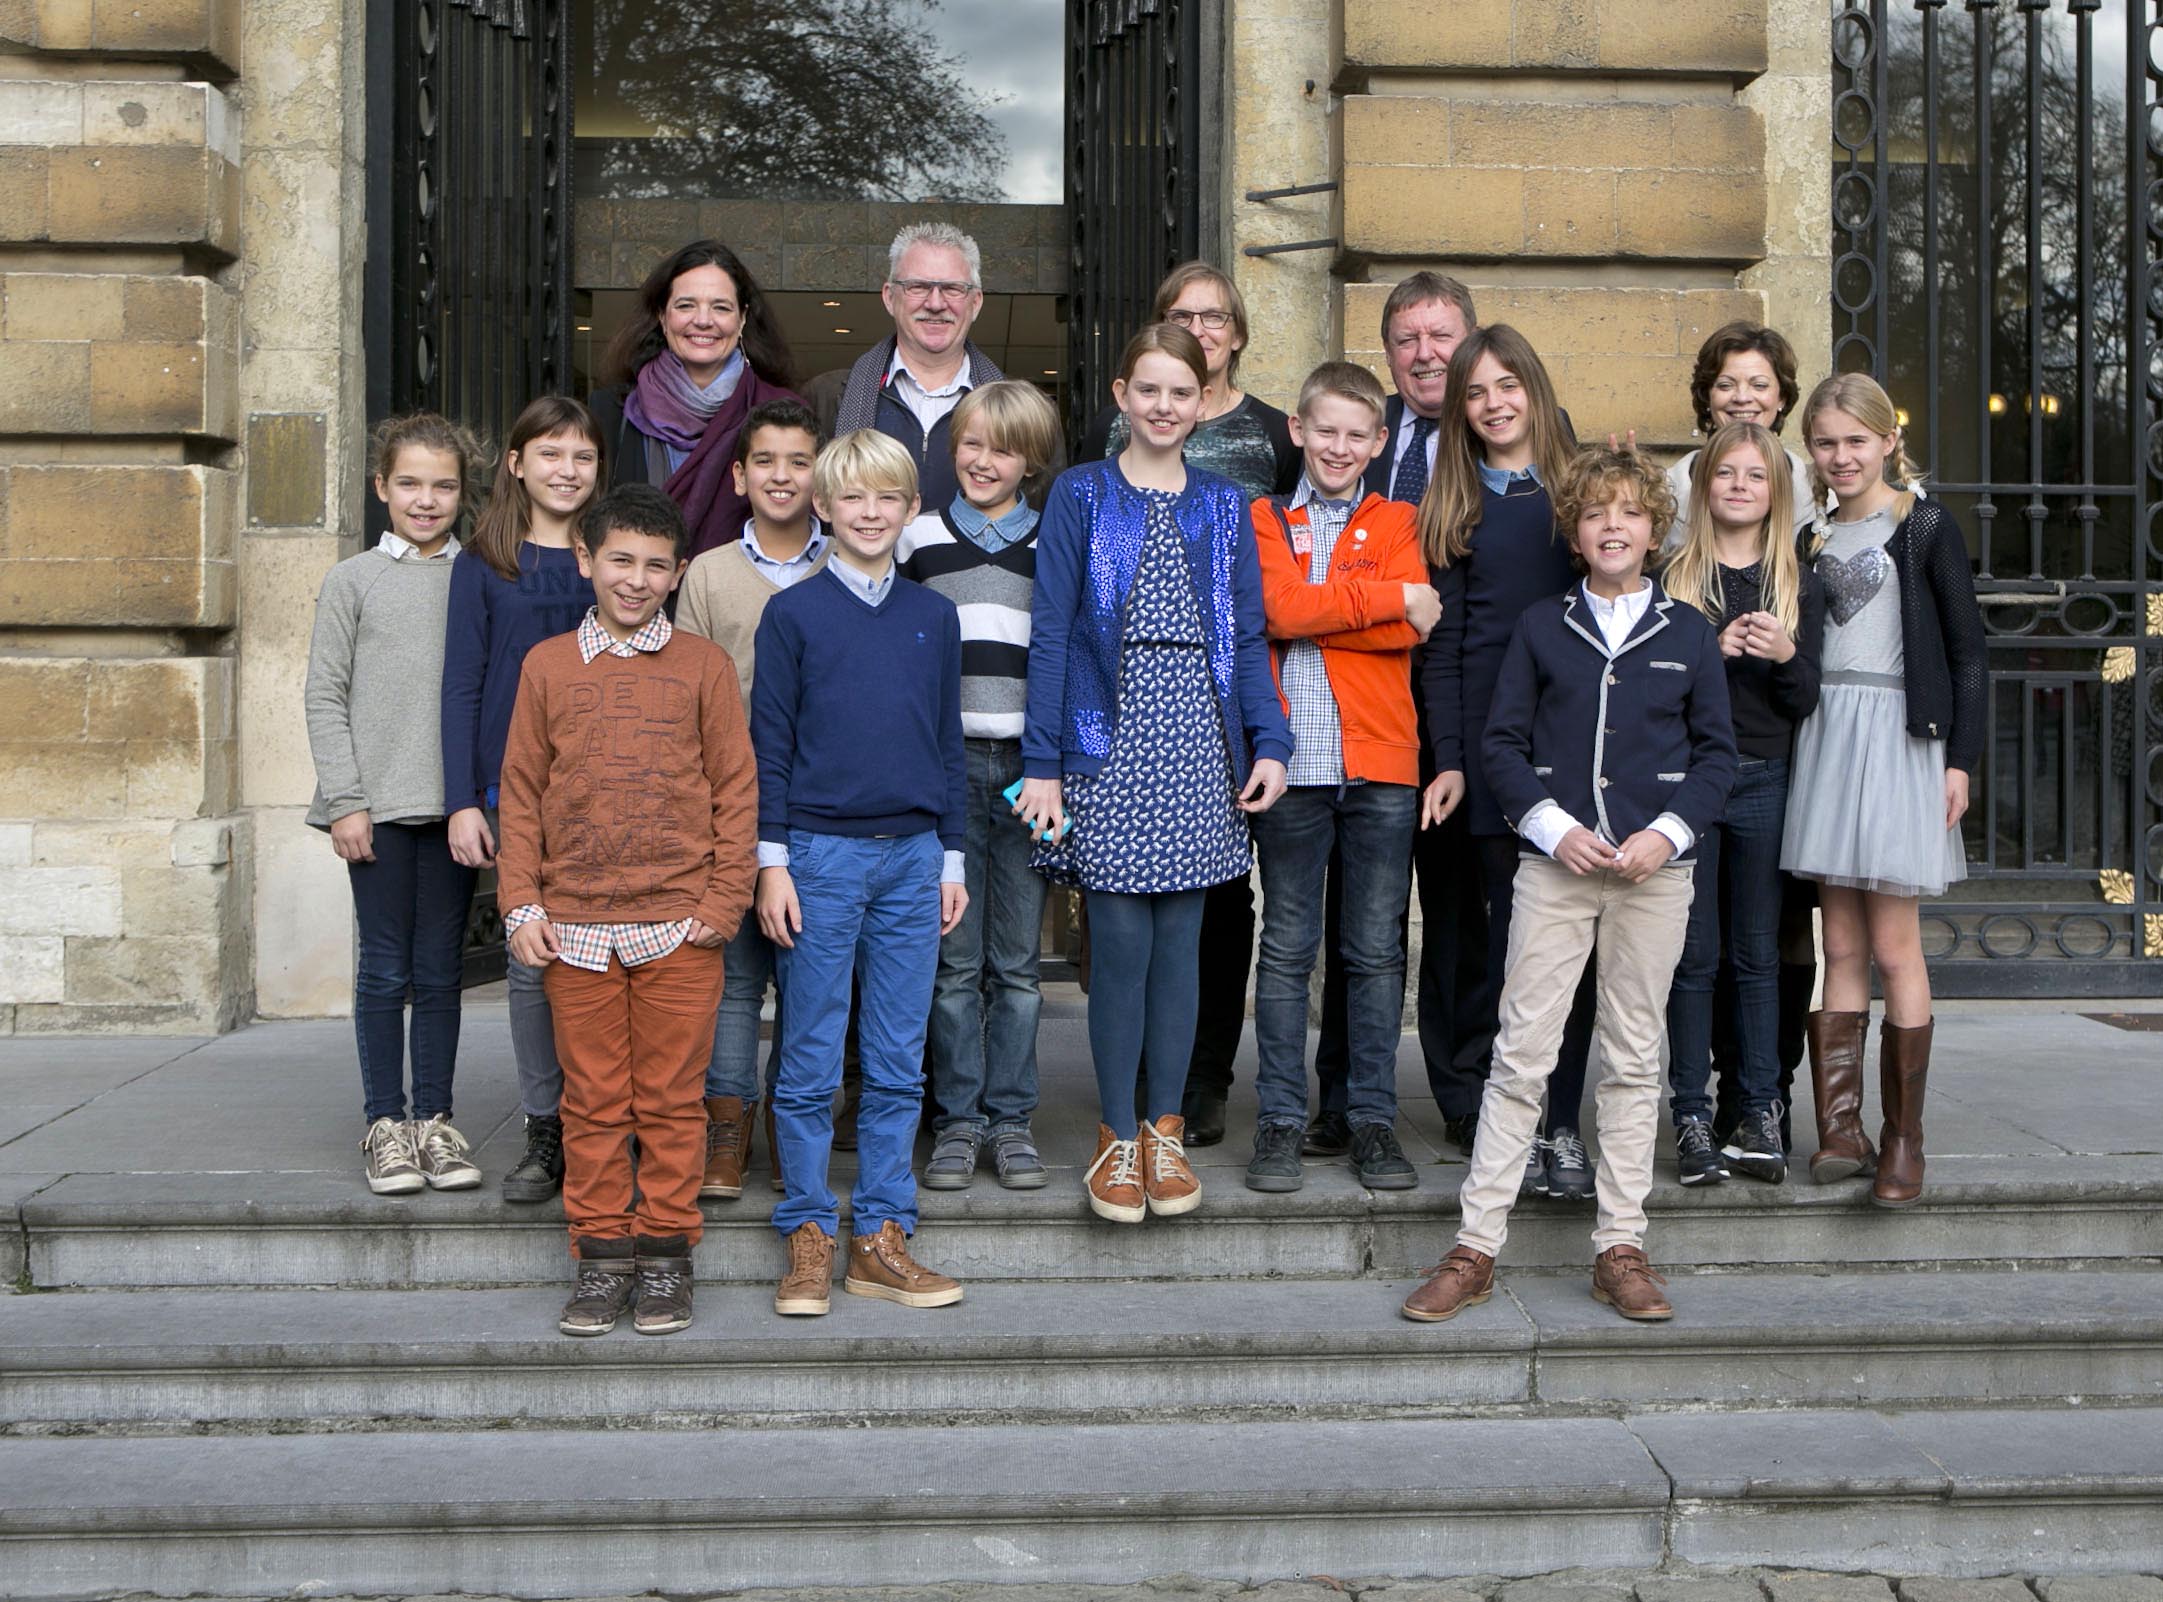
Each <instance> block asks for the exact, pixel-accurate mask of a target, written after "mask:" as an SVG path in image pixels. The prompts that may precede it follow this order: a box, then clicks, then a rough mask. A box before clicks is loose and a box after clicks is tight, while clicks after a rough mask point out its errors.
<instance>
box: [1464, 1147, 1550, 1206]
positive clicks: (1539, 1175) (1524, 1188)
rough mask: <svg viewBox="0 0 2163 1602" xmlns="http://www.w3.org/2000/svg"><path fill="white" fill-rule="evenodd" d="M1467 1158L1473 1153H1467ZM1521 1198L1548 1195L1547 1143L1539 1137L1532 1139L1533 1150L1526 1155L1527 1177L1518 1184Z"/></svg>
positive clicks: (1518, 1192)
mask: <svg viewBox="0 0 2163 1602" xmlns="http://www.w3.org/2000/svg"><path fill="white" fill-rule="evenodd" d="M1465 1155H1466V1156H1468V1157H1469V1156H1470V1155H1471V1153H1470V1152H1467V1153H1466V1154H1465ZM1517 1194H1518V1195H1519V1196H1521V1197H1522V1196H1544V1195H1546V1194H1547V1142H1546V1141H1544V1140H1542V1139H1540V1137H1539V1136H1537V1135H1534V1136H1533V1137H1532V1150H1531V1151H1529V1152H1527V1153H1526V1154H1525V1177H1524V1178H1523V1179H1521V1180H1519V1181H1518V1182H1517Z"/></svg>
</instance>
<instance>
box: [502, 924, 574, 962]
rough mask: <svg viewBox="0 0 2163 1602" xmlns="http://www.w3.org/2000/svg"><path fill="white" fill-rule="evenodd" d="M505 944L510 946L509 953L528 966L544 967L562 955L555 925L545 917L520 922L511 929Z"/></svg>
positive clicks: (561, 947) (561, 946)
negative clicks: (509, 936) (528, 921)
mask: <svg viewBox="0 0 2163 1602" xmlns="http://www.w3.org/2000/svg"><path fill="white" fill-rule="evenodd" d="M506 944H508V945H509V946H510V948H511V955H512V956H514V957H516V958H517V959H518V960H519V961H520V962H522V963H524V964H525V965H526V966H527V967H529V968H545V967H547V966H548V965H549V964H550V963H552V962H554V961H555V960H556V959H557V958H558V957H560V956H562V955H563V943H562V942H561V941H559V940H558V939H557V938H556V930H555V926H554V925H552V924H551V923H550V922H549V921H548V920H547V919H546V918H536V919H534V920H533V922H531V923H522V924H520V925H519V926H518V927H517V928H515V929H513V930H512V931H511V938H510V939H509V940H508V941H507V942H506Z"/></svg>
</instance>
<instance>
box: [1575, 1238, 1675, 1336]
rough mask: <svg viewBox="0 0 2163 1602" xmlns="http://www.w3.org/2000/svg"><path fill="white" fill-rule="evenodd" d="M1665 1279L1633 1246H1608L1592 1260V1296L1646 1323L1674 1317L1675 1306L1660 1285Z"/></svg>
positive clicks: (1664, 1282)
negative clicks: (1672, 1305)
mask: <svg viewBox="0 0 2163 1602" xmlns="http://www.w3.org/2000/svg"><path fill="white" fill-rule="evenodd" d="M1666 1283H1667V1281H1666V1280H1664V1279H1662V1278H1661V1277H1660V1276H1659V1274H1658V1273H1657V1272H1656V1271H1655V1270H1654V1269H1653V1266H1652V1263H1651V1261H1650V1260H1649V1259H1648V1258H1647V1257H1646V1256H1645V1254H1644V1253H1643V1252H1642V1251H1640V1250H1639V1249H1638V1248H1637V1247H1635V1246H1610V1247H1608V1248H1607V1250H1606V1251H1604V1252H1602V1253H1600V1255H1599V1256H1597V1257H1595V1258H1594V1259H1593V1260H1592V1299H1593V1300H1594V1301H1596V1302H1605V1303H1606V1304H1607V1305H1608V1306H1609V1307H1612V1308H1613V1309H1614V1310H1615V1311H1616V1312H1618V1313H1620V1314H1621V1315H1622V1316H1623V1317H1624V1318H1635V1319H1640V1320H1643V1321H1645V1322H1647V1323H1657V1322H1658V1321H1659V1320H1661V1319H1663V1318H1673V1317H1674V1316H1675V1309H1674V1308H1673V1307H1671V1306H1669V1305H1668V1301H1667V1293H1666V1292H1665V1291H1663V1290H1661V1289H1660V1287H1661V1286H1662V1285H1665V1284H1666Z"/></svg>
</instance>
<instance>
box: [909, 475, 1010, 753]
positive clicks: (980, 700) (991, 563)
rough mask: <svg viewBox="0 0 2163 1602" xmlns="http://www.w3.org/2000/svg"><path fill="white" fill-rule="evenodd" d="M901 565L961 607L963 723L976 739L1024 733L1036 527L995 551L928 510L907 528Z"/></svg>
mask: <svg viewBox="0 0 2163 1602" xmlns="http://www.w3.org/2000/svg"><path fill="white" fill-rule="evenodd" d="M894 555H895V559H896V560H897V561H898V562H899V563H900V564H901V571H902V573H903V574H904V575H905V576H906V577H908V578H911V579H913V580H915V581H916V582H917V583H919V584H921V585H923V586H924V587H925V588H926V589H929V590H936V591H937V592H938V593H939V594H941V595H943V596H945V597H946V598H947V599H948V600H950V601H952V602H953V603H954V608H955V610H956V611H958V612H959V613H960V614H961V730H962V733H963V734H964V735H966V736H967V737H968V738H969V739H972V740H1019V739H1020V738H1021V726H1022V716H1023V713H1024V712H1025V711H1026V710H1027V708H1028V703H1029V607H1030V602H1031V601H1032V599H1033V598H1034V596H1035V592H1036V533H1035V531H1034V530H1031V531H1030V533H1029V534H1028V535H1027V536H1026V537H1024V538H1022V539H1019V540H1016V541H1015V542H1014V543H1013V544H1012V545H1009V546H1008V547H1007V548H1006V549H1005V550H1003V551H1000V552H999V553H998V554H997V555H992V554H989V553H987V552H986V551H985V550H984V548H983V547H982V546H980V545H978V544H977V543H976V542H975V541H974V540H972V539H970V538H969V536H968V535H966V534H964V533H963V532H962V531H961V529H960V528H959V526H957V525H956V523H955V522H954V519H953V515H952V514H951V513H950V512H944V511H941V512H934V513H927V514H924V515H923V516H920V517H918V518H917V519H916V520H915V521H914V522H913V523H911V524H910V525H909V526H908V527H907V528H906V529H904V530H902V534H901V543H900V544H899V545H898V546H897V547H896V548H895V552H894Z"/></svg>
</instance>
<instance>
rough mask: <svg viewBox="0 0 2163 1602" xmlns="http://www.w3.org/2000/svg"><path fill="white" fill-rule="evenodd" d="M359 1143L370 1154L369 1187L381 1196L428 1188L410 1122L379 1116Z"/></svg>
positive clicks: (398, 1194) (410, 1192) (408, 1192)
mask: <svg viewBox="0 0 2163 1602" xmlns="http://www.w3.org/2000/svg"><path fill="white" fill-rule="evenodd" d="M360 1144H361V1150H362V1151H364V1152H366V1153H367V1154H368V1188H369V1189H370V1190H372V1191H374V1192H375V1193H376V1194H377V1195H378V1196H410V1195H412V1194H413V1192H415V1191H416V1190H426V1189H427V1188H428V1180H427V1177H426V1176H425V1175H423V1174H422V1173H421V1164H420V1154H419V1153H418V1152H417V1151H415V1150H414V1147H413V1126H412V1125H411V1124H408V1123H402V1122H400V1121H399V1120H398V1119H396V1118H378V1119H377V1120H376V1121H375V1122H374V1123H372V1124H370V1125H369V1126H368V1133H367V1134H366V1135H365V1136H364V1137H362V1140H361V1143H360Z"/></svg>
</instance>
